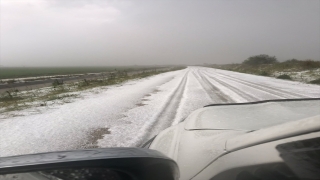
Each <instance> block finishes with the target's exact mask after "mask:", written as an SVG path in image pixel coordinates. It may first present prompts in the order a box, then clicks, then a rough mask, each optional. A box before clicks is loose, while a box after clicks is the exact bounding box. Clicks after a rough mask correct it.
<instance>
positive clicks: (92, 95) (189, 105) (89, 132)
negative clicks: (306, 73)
mask: <svg viewBox="0 0 320 180" xmlns="http://www.w3.org/2000/svg"><path fill="white" fill-rule="evenodd" d="M97 92H98V93H97ZM82 95H83V98H82V99H78V100H76V101H74V102H72V103H68V104H64V105H61V106H58V107H55V108H51V109H47V110H46V111H44V112H41V113H38V114H34V113H33V114H30V115H25V116H21V117H12V118H8V119H3V120H0V137H1V138H0V156H9V155H16V154H26V153H36V152H46V151H57V150H69V149H79V148H90V147H114V146H139V145H141V144H142V143H143V142H145V141H147V140H148V139H150V138H151V137H153V136H154V135H156V134H157V133H158V132H160V131H161V130H163V129H165V128H167V127H169V126H172V125H175V124H177V123H179V122H180V121H182V120H183V119H184V118H185V117H186V116H188V114H190V112H192V111H193V110H195V109H197V108H200V107H203V106H205V105H208V104H214V103H235V102H249V101H259V100H266V99H280V98H282V99H286V98H290V99H292V98H312V97H320V86H317V85H310V84H303V83H299V82H293V81H285V80H278V79H274V78H269V77H262V76H254V75H249V74H241V73H236V72H230V71H223V70H217V69H212V68H203V67H188V68H187V69H184V70H180V71H174V72H168V73H164V74H159V75H156V76H152V77H148V78H145V79H140V80H134V81H129V82H127V83H124V84H121V85H116V86H112V87H108V88H98V89H96V90H95V91H94V92H90V91H89V92H86V93H83V94H82Z"/></svg>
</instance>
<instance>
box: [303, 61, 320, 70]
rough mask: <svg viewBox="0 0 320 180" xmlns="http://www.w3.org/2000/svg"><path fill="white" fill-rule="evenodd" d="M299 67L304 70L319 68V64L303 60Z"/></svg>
mask: <svg viewBox="0 0 320 180" xmlns="http://www.w3.org/2000/svg"><path fill="white" fill-rule="evenodd" d="M301 66H302V67H304V68H305V69H312V68H319V67H320V62H319V61H313V60H305V61H302V62H301Z"/></svg>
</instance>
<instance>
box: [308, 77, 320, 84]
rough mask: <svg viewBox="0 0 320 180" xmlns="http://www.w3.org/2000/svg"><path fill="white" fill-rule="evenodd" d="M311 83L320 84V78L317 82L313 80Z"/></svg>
mask: <svg viewBox="0 0 320 180" xmlns="http://www.w3.org/2000/svg"><path fill="white" fill-rule="evenodd" d="M309 83H311V84H320V78H318V79H316V80H313V81H310V82H309Z"/></svg>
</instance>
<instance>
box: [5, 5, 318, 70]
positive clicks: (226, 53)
mask: <svg viewBox="0 0 320 180" xmlns="http://www.w3.org/2000/svg"><path fill="white" fill-rule="evenodd" d="M0 2H1V10H0V11H1V22H0V25H1V47H0V55H1V59H0V66H114V65H164V64H188V65H192V64H203V63H210V64H212V63H217V64H223V63H239V62H242V61H243V60H245V59H246V58H248V57H249V56H252V55H258V54H268V55H272V56H276V57H277V58H278V60H280V61H282V60H287V59H290V58H296V59H314V60H319V59H320V1H319V0H308V1H303V0H299V1H295V0H280V1H279V0H268V1H262V0H243V1H236V0H234V1H233V0H220V1H219V0H214V1H209V0H208V1H178V0H176V1H169V0H163V1H162V0H159V1H147V0H146V1H140V0H132V1H122V0H117V1H103V0H96V1H95V0H69V1H65V0H1V1H0Z"/></svg>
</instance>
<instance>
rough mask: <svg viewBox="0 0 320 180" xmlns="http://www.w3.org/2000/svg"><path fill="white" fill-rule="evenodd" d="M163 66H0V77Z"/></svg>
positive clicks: (143, 68)
mask: <svg viewBox="0 0 320 180" xmlns="http://www.w3.org/2000/svg"><path fill="white" fill-rule="evenodd" d="M157 68H162V67H160V66H108V67H0V79H8V78H24V77H36V76H51V75H68V74H84V73H100V72H110V71H115V70H118V71H128V72H129V71H135V70H146V69H157Z"/></svg>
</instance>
